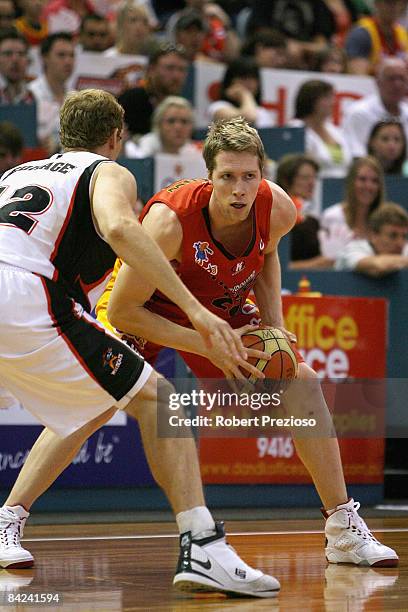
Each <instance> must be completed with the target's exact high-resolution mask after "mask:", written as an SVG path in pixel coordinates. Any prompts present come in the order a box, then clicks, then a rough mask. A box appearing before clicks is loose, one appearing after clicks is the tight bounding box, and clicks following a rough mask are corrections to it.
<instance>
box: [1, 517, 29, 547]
mask: <svg viewBox="0 0 408 612" xmlns="http://www.w3.org/2000/svg"><path fill="white" fill-rule="evenodd" d="M23 528H24V520H23V519H20V518H19V517H18V516H17V515H16V514H14V512H10V511H9V510H6V509H3V510H2V512H1V514H0V541H1V544H2V545H3V546H17V547H20V537H21V536H22V535H23Z"/></svg>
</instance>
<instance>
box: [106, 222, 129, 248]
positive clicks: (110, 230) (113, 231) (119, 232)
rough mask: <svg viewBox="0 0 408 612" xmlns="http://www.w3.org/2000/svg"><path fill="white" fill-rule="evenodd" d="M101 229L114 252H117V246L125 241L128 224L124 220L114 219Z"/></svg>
mask: <svg viewBox="0 0 408 612" xmlns="http://www.w3.org/2000/svg"><path fill="white" fill-rule="evenodd" d="M101 229H102V235H103V237H104V239H105V240H106V242H108V243H109V244H110V245H111V247H112V248H113V250H116V249H115V246H116V245H118V244H121V243H122V242H123V241H124V239H125V235H126V222H125V220H124V219H121V218H119V219H114V220H113V219H112V220H110V221H109V222H108V223H106V225H105V226H104V227H103V228H101Z"/></svg>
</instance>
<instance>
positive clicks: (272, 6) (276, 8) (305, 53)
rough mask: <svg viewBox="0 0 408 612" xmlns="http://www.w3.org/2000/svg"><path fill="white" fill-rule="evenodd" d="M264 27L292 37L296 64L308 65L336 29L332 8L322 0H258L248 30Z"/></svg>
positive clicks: (291, 42) (249, 20) (298, 66)
mask: <svg viewBox="0 0 408 612" xmlns="http://www.w3.org/2000/svg"><path fill="white" fill-rule="evenodd" d="M265 27H269V28H273V29H276V30H278V31H279V32H282V34H284V35H285V36H287V37H288V40H289V53H290V55H291V56H292V57H293V58H294V60H295V62H296V67H297V68H299V69H301V68H308V67H311V66H313V64H314V63H315V56H316V53H318V52H319V51H320V50H321V49H322V48H323V47H325V46H326V45H327V44H328V43H329V42H330V41H331V39H332V37H333V35H334V34H335V32H336V21H335V17H334V14H333V12H332V11H331V9H329V8H328V6H327V5H326V3H325V2H324V1H323V0H297V1H296V2H294V0H256V2H254V4H253V6H252V8H251V12H250V15H249V18H248V22H247V29H246V33H247V35H248V34H252V33H254V32H256V31H257V30H260V29H261V30H262V29H263V28H265Z"/></svg>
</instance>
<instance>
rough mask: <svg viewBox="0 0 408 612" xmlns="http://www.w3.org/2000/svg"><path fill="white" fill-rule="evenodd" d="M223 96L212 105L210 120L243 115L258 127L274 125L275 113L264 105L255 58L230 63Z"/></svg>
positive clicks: (209, 111)
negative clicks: (272, 113) (273, 116)
mask: <svg viewBox="0 0 408 612" xmlns="http://www.w3.org/2000/svg"><path fill="white" fill-rule="evenodd" d="M219 98H220V99H219V100H217V101H216V102H212V103H211V104H210V105H209V107H208V116H209V119H210V121H219V120H220V119H232V118H233V117H239V116H241V117H244V119H246V120H247V121H248V122H249V123H252V124H253V125H254V126H255V127H257V128H265V127H271V126H273V125H274V122H273V118H272V115H271V113H270V112H269V111H268V110H266V108H263V107H262V106H261V105H260V103H261V90H260V75H259V68H258V66H257V65H256V64H255V62H254V61H253V60H252V59H251V58H248V57H241V58H240V59H238V60H234V61H232V62H231V63H230V64H229V65H228V66H227V69H226V71H225V74H224V78H223V80H222V83H221V88H220V94H219Z"/></svg>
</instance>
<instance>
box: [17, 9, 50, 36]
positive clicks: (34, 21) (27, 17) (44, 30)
mask: <svg viewBox="0 0 408 612" xmlns="http://www.w3.org/2000/svg"><path fill="white" fill-rule="evenodd" d="M45 4H46V0H19V7H20V9H21V11H22V15H21V16H20V17H19V18H18V19H16V22H15V25H16V28H17V30H18V31H19V32H20V33H21V34H22V35H23V36H24V38H25V39H26V41H27V42H28V44H29V45H34V46H36V45H39V44H41V42H42V41H43V40H44V38H47V36H48V24H47V20H46V19H44V17H43V9H44V6H45Z"/></svg>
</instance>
